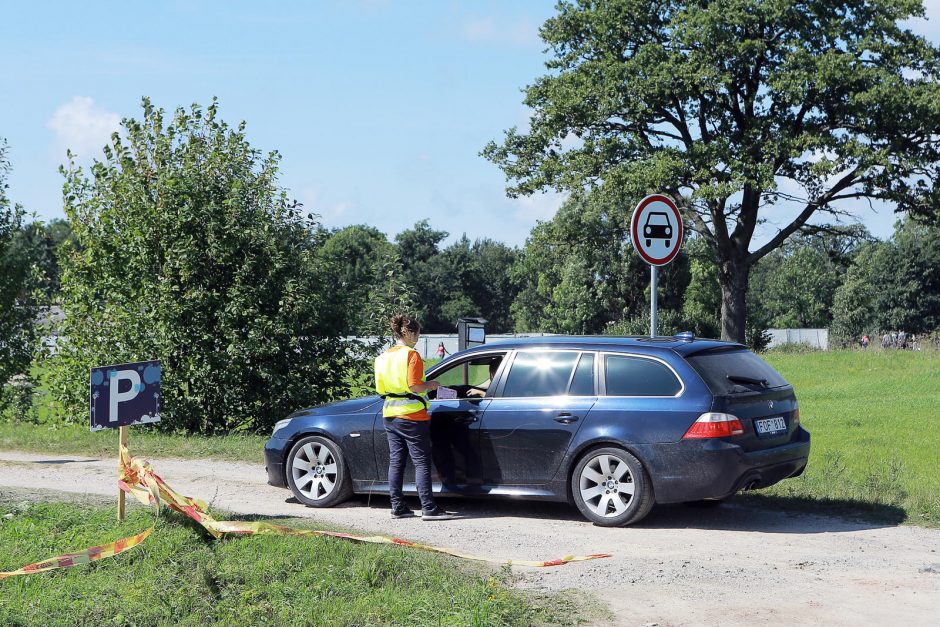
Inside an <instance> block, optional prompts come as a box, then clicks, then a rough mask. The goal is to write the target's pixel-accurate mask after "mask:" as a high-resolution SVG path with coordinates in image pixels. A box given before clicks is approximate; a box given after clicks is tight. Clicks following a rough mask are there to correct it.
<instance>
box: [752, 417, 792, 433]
mask: <svg viewBox="0 0 940 627" xmlns="http://www.w3.org/2000/svg"><path fill="white" fill-rule="evenodd" d="M754 429H755V430H756V431H757V435H767V434H770V433H780V432H781V431H786V430H787V422H786V421H785V420H784V419H783V418H782V417H779V416H778V417H777V418H762V419H761V420H755V421H754Z"/></svg>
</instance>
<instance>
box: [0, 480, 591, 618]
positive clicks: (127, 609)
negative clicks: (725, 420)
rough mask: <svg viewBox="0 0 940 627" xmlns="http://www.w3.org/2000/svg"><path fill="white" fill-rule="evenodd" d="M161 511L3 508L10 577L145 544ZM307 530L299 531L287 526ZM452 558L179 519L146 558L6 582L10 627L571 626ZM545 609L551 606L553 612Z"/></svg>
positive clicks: (566, 612)
mask: <svg viewBox="0 0 940 627" xmlns="http://www.w3.org/2000/svg"><path fill="white" fill-rule="evenodd" d="M152 521H153V514H152V513H151V511H150V510H146V509H142V508H137V509H133V510H131V511H130V513H129V515H128V517H127V519H126V520H125V522H124V523H122V524H116V523H115V510H114V508H113V507H110V508H109V507H90V506H87V505H77V504H72V503H38V504H36V503H33V504H29V503H20V504H14V503H10V502H7V503H3V502H2V499H0V571H2V570H12V569H15V568H18V567H20V566H22V565H24V564H27V563H31V562H34V561H38V560H40V559H45V558H47V557H51V556H53V555H56V554H59V553H63V552H68V551H74V550H77V549H80V548H84V547H87V546H92V545H96V544H101V543H104V542H108V541H113V540H116V539H118V538H120V537H123V536H126V535H131V534H133V533H137V532H139V531H141V530H143V529H145V528H146V527H147V526H149V525H150V524H151V522H152ZM286 522H287V524H291V525H295V526H298V525H299V524H302V523H298V521H296V520H291V521H286ZM508 576H509V575H508V573H502V574H500V575H495V576H494V575H490V574H487V573H485V572H484V571H482V570H481V569H478V568H473V567H471V566H467V565H464V564H459V563H457V562H456V561H455V560H452V559H447V558H442V557H441V556H436V555H431V554H426V553H420V552H417V551H414V550H408V549H404V548H401V547H388V546H373V545H359V544H353V543H350V542H346V541H341V540H335V539H331V538H297V537H274V536H257V537H246V538H237V539H232V540H227V541H215V540H212V539H211V538H209V537H208V536H207V534H205V533H204V532H203V531H202V530H201V529H199V528H198V527H196V526H195V525H194V524H191V522H190V521H188V520H187V519H185V518H183V517H182V516H179V515H177V514H175V513H173V512H170V513H168V514H166V515H165V516H164V518H162V519H161V520H160V522H159V523H158V525H157V530H156V531H155V532H154V534H153V535H152V536H151V537H150V538H149V539H148V540H146V541H145V542H144V543H143V544H142V545H141V546H139V547H137V548H135V549H131V550H130V551H128V552H127V553H125V554H122V555H119V556H117V557H115V558H111V559H107V560H103V561H101V562H97V563H94V564H91V565H87V566H79V567H75V568H72V569H66V570H61V571H55V572H50V573H43V574H37V575H27V576H23V577H13V578H10V579H6V580H3V581H0V624H2V625H22V624H36V625H74V624H95V625H103V624H138V625H155V624H179V625H206V624H220V625H256V624H266V625H267V624H270V625H297V624H304V625H307V624H311V625H401V624H416V625H517V624H518V625H526V624H538V623H559V622H561V623H564V622H568V623H569V624H571V623H572V622H573V620H574V619H572V617H573V616H575V615H576V614H577V612H578V608H577V607H575V606H574V605H573V603H574V601H571V602H569V601H566V600H565V598H556V599H555V600H554V601H552V604H551V605H542V604H540V605H535V604H534V603H533V601H532V600H531V599H530V598H528V597H525V596H523V595H522V594H521V593H518V592H515V591H511V590H509V589H508V588H507V587H506V586H505V585H504V581H503V579H504V578H505V577H508ZM543 603H544V601H543Z"/></svg>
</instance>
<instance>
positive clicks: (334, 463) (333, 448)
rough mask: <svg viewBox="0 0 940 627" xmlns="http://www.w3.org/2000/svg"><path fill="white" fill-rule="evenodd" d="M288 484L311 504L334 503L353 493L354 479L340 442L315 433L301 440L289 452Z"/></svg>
mask: <svg viewBox="0 0 940 627" xmlns="http://www.w3.org/2000/svg"><path fill="white" fill-rule="evenodd" d="M287 485H288V486H289V487H290V490H291V492H293V493H294V496H295V497H297V500H298V501H300V502H301V503H303V504H304V505H307V506H310V507H332V506H333V505H336V504H338V503H342V502H343V501H345V500H346V499H348V498H349V496H350V495H351V494H352V481H351V480H350V478H349V472H348V470H347V468H346V462H345V460H344V459H343V452H342V450H341V449H340V448H339V446H338V445H337V444H336V443H335V442H333V441H332V440H330V439H328V438H324V437H321V436H318V435H312V436H308V437H305V438H302V439H301V440H298V441H297V443H296V444H294V447H293V448H292V449H291V451H290V455H288V456H287Z"/></svg>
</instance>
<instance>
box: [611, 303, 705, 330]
mask: <svg viewBox="0 0 940 627" xmlns="http://www.w3.org/2000/svg"><path fill="white" fill-rule="evenodd" d="M690 318H691V319H690ZM656 327H657V328H656V335H659V336H670V335H675V334H677V333H682V332H684V331H691V332H692V333H694V334H695V337H713V336H712V335H711V333H710V332H711V331H713V330H714V329H713V328H712V325H711V321H710V320H708V319H697V318H695V317H690V316H685V315H683V314H682V313H679V312H677V311H672V310H669V309H664V310H661V311H658V312H657V316H656ZM605 334H606V335H649V334H650V314H649V312H648V311H647V312H644V313H642V314H638V315H636V316H633V317H632V318H627V319H626V320H621V321H620V322H616V323H613V324H610V325H608V326H607V329H606V330H605Z"/></svg>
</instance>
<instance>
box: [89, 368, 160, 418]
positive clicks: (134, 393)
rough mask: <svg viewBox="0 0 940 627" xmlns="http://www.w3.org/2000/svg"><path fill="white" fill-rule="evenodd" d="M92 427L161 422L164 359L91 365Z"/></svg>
mask: <svg viewBox="0 0 940 627" xmlns="http://www.w3.org/2000/svg"><path fill="white" fill-rule="evenodd" d="M90 387H91V391H90V393H89V396H90V405H91V430H92V431H99V430H101V429H115V428H117V427H127V426H130V425H140V424H149V423H153V422H160V362H159V361H141V362H137V363H133V364H119V365H116V366H102V367H100V368H92V369H91V383H90Z"/></svg>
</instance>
